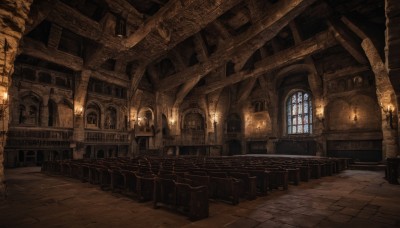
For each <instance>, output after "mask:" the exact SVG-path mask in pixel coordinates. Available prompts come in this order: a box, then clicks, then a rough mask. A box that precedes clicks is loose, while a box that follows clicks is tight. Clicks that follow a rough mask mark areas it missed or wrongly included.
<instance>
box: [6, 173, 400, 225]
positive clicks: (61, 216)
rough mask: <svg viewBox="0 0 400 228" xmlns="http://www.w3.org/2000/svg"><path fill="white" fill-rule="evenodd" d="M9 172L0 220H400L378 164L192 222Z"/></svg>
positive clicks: (392, 189)
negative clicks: (6, 195)
mask: <svg viewBox="0 0 400 228" xmlns="http://www.w3.org/2000/svg"><path fill="white" fill-rule="evenodd" d="M6 177H7V183H8V198H7V199H6V201H3V202H1V203H0V227H207V228H212V227H238V228H246V227H363V228H366V227H400V186H399V185H390V184H388V183H387V182H386V181H385V180H384V179H383V178H382V177H383V173H382V172H372V171H357V170H347V171H344V172H342V173H341V174H339V175H336V176H332V177H324V178H322V179H319V180H312V181H310V182H308V183H304V182H302V183H301V185H299V186H289V190H287V191H278V190H277V191H274V192H272V193H271V194H269V195H268V196H265V197H259V198H257V199H256V200H253V201H246V200H243V201H242V202H240V203H239V205H237V206H231V205H228V204H225V203H222V202H214V201H212V202H211V203H210V217H209V218H207V219H204V220H200V221H196V222H191V221H190V220H188V219H187V218H186V217H185V216H182V215H178V214H175V213H173V212H170V211H167V210H165V209H157V210H156V209H153V207H152V203H151V202H148V203H138V202H136V201H135V200H134V199H130V198H128V197H125V196H122V195H119V194H113V193H111V192H105V191H102V190H100V188H99V187H98V186H94V185H90V184H88V183H81V182H79V181H78V180H74V179H69V178H65V177H59V176H47V175H44V174H42V173H40V172H39V168H37V167H31V168H19V169H12V170H7V171H6Z"/></svg>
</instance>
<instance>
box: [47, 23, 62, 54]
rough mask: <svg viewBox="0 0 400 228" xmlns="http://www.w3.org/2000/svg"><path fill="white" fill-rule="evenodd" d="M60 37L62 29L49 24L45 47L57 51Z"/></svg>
mask: <svg viewBox="0 0 400 228" xmlns="http://www.w3.org/2000/svg"><path fill="white" fill-rule="evenodd" d="M61 35H62V27H61V26H59V25H57V24H54V23H53V24H51V28H50V34H49V39H48V41H47V46H48V47H49V48H54V49H58V45H59V44H60V40H61Z"/></svg>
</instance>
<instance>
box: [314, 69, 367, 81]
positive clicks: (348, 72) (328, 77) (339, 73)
mask: <svg viewBox="0 0 400 228" xmlns="http://www.w3.org/2000/svg"><path fill="white" fill-rule="evenodd" d="M368 70H371V68H370V67H369V66H350V67H346V68H342V69H340V70H337V71H335V72H333V73H325V74H324V75H323V76H322V77H323V78H324V80H327V81H329V80H335V79H337V78H340V77H343V76H346V75H353V74H359V73H362V72H365V71H368Z"/></svg>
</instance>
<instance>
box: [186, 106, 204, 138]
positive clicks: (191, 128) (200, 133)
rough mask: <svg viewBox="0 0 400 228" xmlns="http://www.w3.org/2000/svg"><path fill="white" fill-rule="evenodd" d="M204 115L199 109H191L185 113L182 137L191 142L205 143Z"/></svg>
mask: <svg viewBox="0 0 400 228" xmlns="http://www.w3.org/2000/svg"><path fill="white" fill-rule="evenodd" d="M204 123H205V121H204V116H203V115H202V113H200V112H199V111H197V110H193V111H189V112H187V113H186V115H184V120H183V131H182V133H183V134H182V138H183V140H184V141H185V142H188V143H190V144H204V141H205V130H204V129H205V124H204Z"/></svg>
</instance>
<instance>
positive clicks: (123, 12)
mask: <svg viewBox="0 0 400 228" xmlns="http://www.w3.org/2000/svg"><path fill="white" fill-rule="evenodd" d="M105 2H106V3H107V5H108V7H109V8H110V10H111V11H112V12H113V13H116V14H118V15H120V16H122V17H123V18H125V19H126V20H127V22H128V23H129V24H132V25H139V24H141V23H143V20H144V15H143V14H142V13H140V12H139V11H138V10H137V9H136V8H135V7H133V6H132V5H131V4H130V3H129V2H127V1H126V0H105Z"/></svg>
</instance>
